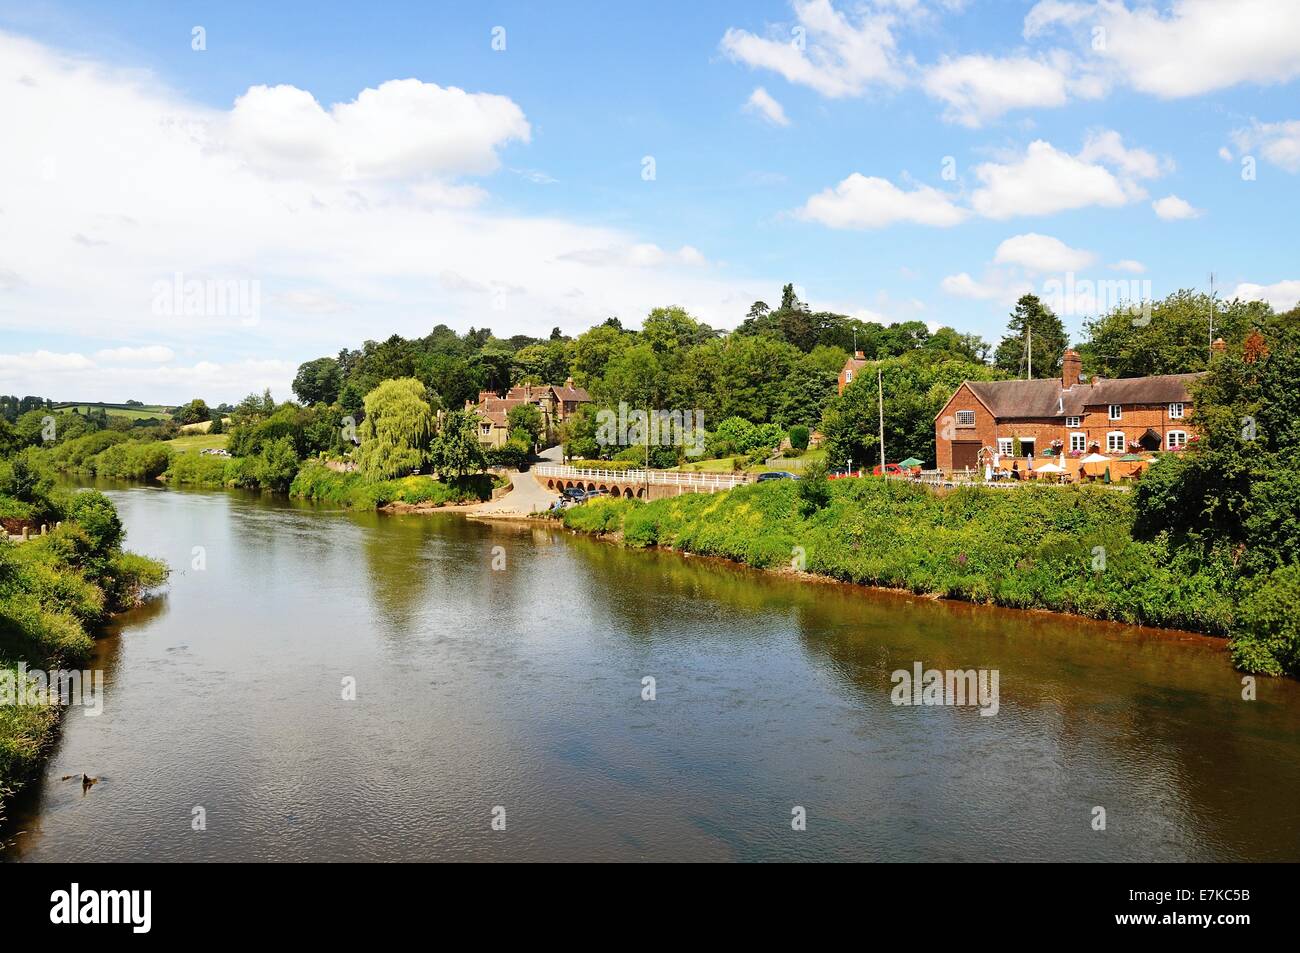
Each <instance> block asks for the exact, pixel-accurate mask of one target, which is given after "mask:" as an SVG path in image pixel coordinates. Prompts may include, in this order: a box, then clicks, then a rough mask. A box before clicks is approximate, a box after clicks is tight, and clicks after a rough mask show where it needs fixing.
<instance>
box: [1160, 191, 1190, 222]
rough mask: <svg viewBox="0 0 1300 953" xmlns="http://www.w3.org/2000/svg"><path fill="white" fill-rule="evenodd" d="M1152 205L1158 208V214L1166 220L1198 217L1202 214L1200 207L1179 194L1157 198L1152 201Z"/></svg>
mask: <svg viewBox="0 0 1300 953" xmlns="http://www.w3.org/2000/svg"><path fill="white" fill-rule="evenodd" d="M1151 207H1152V208H1153V209H1155V210H1156V215H1157V216H1158V217H1159V218H1162V219H1164V220H1165V221H1166V222H1178V221H1182V220H1184V219H1189V218H1197V217H1198V216H1200V214H1201V210H1200V209H1198V208H1196V207H1194V206H1193V205H1192V203H1191V202H1188V201H1187V200H1186V199H1180V198H1179V197H1178V196H1177V195H1166V196H1165V197H1164V198H1162V199H1156V200H1155V201H1154V202H1152V203H1151Z"/></svg>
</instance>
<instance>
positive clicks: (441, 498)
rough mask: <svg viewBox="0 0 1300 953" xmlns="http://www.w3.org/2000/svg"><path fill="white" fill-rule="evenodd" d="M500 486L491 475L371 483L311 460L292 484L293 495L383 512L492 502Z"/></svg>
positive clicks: (291, 494) (290, 491) (411, 477)
mask: <svg viewBox="0 0 1300 953" xmlns="http://www.w3.org/2000/svg"><path fill="white" fill-rule="evenodd" d="M499 485H503V484H502V483H501V482H500V481H499V480H498V479H497V478H495V477H493V476H492V475H491V474H488V473H474V474H470V475H468V476H465V477H462V478H460V479H458V480H448V481H446V482H444V481H442V480H438V479H435V478H434V477H431V476H408V477H400V478H398V479H396V480H381V481H379V482H377V483H367V482H366V481H365V479H364V478H363V477H362V476H361V474H359V473H339V472H338V471H337V470H331V469H330V468H329V467H327V466H325V465H324V464H322V463H319V462H317V461H308V462H307V463H305V464H303V467H302V469H301V470H299V471H298V475H297V476H296V477H295V478H294V481H293V483H292V484H291V485H290V487H289V495H290V496H296V497H300V498H302V499H306V500H316V501H319V502H323V503H333V504H334V505H335V506H344V507H349V508H352V509H379V508H380V507H382V506H387V505H388V504H390V503H408V504H411V505H413V506H418V505H425V506H449V505H454V504H458V503H480V502H483V501H485V500H490V499H492V490H493V488H494V487H496V486H499Z"/></svg>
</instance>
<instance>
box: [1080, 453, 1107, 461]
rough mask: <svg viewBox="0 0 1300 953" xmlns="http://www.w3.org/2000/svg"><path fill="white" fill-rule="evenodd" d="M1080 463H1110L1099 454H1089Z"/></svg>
mask: <svg viewBox="0 0 1300 953" xmlns="http://www.w3.org/2000/svg"><path fill="white" fill-rule="evenodd" d="M1079 462H1080V463H1110V457H1103V456H1102V455H1101V454H1100V453H1090V454H1088V455H1087V456H1086V457H1084V458H1083V459H1082V460H1080V461H1079Z"/></svg>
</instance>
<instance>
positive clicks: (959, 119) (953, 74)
mask: <svg viewBox="0 0 1300 953" xmlns="http://www.w3.org/2000/svg"><path fill="white" fill-rule="evenodd" d="M1068 70H1069V62H1068V59H1067V58H1064V57H1062V56H1060V55H1056V56H1054V57H1052V58H1051V59H1048V60H1038V59H1033V58H1031V57H1028V56H1013V57H996V56H982V55H971V56H960V57H957V58H955V59H952V58H945V59H943V60H941V61H940V62H939V63H937V64H935V65H934V66H931V67H929V68H928V69H926V70H925V72H924V77H923V79H922V86H923V87H924V89H925V91H926V92H927V93H929V94H930V95H931V96H933V97H934V98H935V99H938V100H940V101H942V102H944V103H946V104H947V107H948V108H947V110H946V111H945V112H944V118H945V119H947V120H948V121H950V122H956V123H960V124H961V125H963V126H970V127H977V126H981V125H983V124H984V123H986V122H988V121H989V120H991V119H996V118H997V117H999V116H1001V115H1003V114H1004V113H1007V112H1010V111H1011V110H1013V109H1028V108H1033V107H1044V108H1048V107H1054V106H1063V105H1065V103H1066V102H1068V100H1069V90H1070V89H1071V86H1072V84H1071V81H1070V79H1069V75H1068Z"/></svg>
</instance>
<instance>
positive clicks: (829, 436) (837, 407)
mask: <svg viewBox="0 0 1300 953" xmlns="http://www.w3.org/2000/svg"><path fill="white" fill-rule="evenodd" d="M867 380H868V378H867V377H865V376H863V377H859V378H857V379H856V380H854V381H853V383H852V384H850V385H849V386H848V387H846V388H844V393H843V394H840V395H839V396H838V397H836V398H835V399H834V400H832V401H831V402H830V404H828V405H827V407H826V412H825V413H824V414H823V415H822V422H821V431H822V437H823V440H824V443H823V445H824V446H825V447H826V460H827V462H828V463H830V465H831V466H834V467H844V466H853V467H855V468H856V467H861V466H862V465H863V464H866V463H870V461H871V454H872V451H874V450H875V449H876V447H877V445H878V444H879V443H880V440H879V438H878V437H877V436H876V433H877V430H878V423H877V421H878V415H877V409H876V388H875V387H871V386H868V385H867V383H865V382H866V381H867ZM874 383H875V381H871V384H874Z"/></svg>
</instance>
